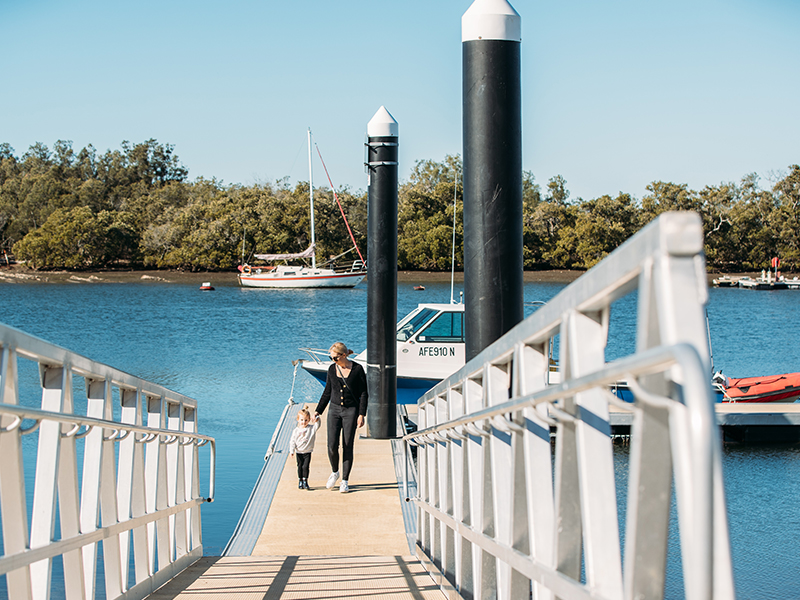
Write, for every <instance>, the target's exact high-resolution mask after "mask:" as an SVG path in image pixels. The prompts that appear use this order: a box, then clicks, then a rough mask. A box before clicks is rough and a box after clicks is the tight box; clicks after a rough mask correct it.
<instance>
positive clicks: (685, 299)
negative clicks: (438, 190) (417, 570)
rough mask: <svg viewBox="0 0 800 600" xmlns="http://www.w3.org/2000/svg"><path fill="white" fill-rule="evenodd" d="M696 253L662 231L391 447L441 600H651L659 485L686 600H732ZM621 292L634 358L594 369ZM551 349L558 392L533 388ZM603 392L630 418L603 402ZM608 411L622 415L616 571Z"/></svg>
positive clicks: (695, 244)
mask: <svg viewBox="0 0 800 600" xmlns="http://www.w3.org/2000/svg"><path fill="white" fill-rule="evenodd" d="M702 241H703V239H702V226H701V222H700V219H699V217H698V216H697V215H695V214H693V213H666V214H663V215H661V216H660V217H659V218H658V219H656V220H655V221H654V222H653V223H651V224H650V225H648V226H647V227H645V228H644V229H643V230H642V231H641V232H640V233H638V234H637V235H636V236H634V237H633V238H631V239H630V240H629V241H627V242H626V243H625V244H623V246H621V247H620V248H619V249H618V250H617V251H615V252H614V253H612V254H611V255H610V256H608V257H607V258H606V259H605V260H603V261H602V262H601V263H600V264H598V265H597V266H596V267H595V268H593V269H591V270H590V271H589V272H587V273H586V274H585V275H584V276H582V277H581V278H580V279H578V280H577V281H575V282H574V283H572V284H571V285H569V286H568V287H567V288H565V289H564V290H563V291H562V292H561V293H560V294H558V295H557V296H556V297H555V298H554V299H553V300H551V301H550V302H548V303H547V305H546V306H543V307H542V308H540V309H539V310H537V312H535V313H534V314H533V315H531V316H530V317H529V318H528V319H526V320H525V321H523V322H522V323H520V324H519V325H518V326H517V327H515V328H514V329H513V330H511V331H510V332H508V333H507V334H506V335H505V336H503V337H502V338H501V339H499V340H497V341H496V342H495V343H493V344H492V345H490V346H489V347H488V348H486V349H485V350H484V351H483V352H481V353H480V354H479V355H478V356H477V357H475V358H474V359H473V360H471V361H470V362H468V363H467V364H466V365H465V366H464V368H462V369H461V370H460V371H458V372H456V373H455V374H453V375H452V376H450V377H449V378H448V379H446V380H445V381H443V382H441V383H440V384H439V385H437V386H436V387H435V388H433V389H432V390H431V391H429V392H428V393H427V394H426V395H425V396H423V397H422V398H421V399H420V401H419V416H418V419H419V429H418V431H416V432H414V433H411V434H409V435H407V436H405V440H406V442H407V445H406V448H407V453H408V450H409V449H410V448H409V446H410V445H415V446H417V469H418V470H417V475H418V479H417V486H418V491H417V497H416V498H415V499H414V500H415V501H416V503H417V506H418V519H417V524H418V525H417V526H418V532H417V551H418V554H419V555H420V558H422V559H423V562H425V563H426V564H428V565H429V566H431V565H432V567H431V570H432V572H434V574H438V576H440V577H442V579H440V581H441V582H442V583H443V585H445V586H448V587H451V588H452V589H453V590H455V592H457V593H459V594H460V595H461V596H463V597H466V598H475V599H476V600H482V599H485V598H489V597H492V598H494V597H497V598H528V597H529V596H530V597H533V598H554V597H556V598H564V599H586V598H593V599H599V598H605V599H619V600H623V599H624V600H633V599H638V598H647V599H651V598H652V599H658V598H663V597H664V591H665V579H666V565H667V548H668V537H669V529H670V507H671V502H672V495H673V490H672V483H673V481H674V501H675V505H676V507H677V517H678V520H677V527H678V530H679V536H680V552H681V561H680V563H681V568H682V579H683V586H684V593H685V597H686V598H687V599H689V600H697V599H711V598H715V599H716V598H732V597H733V596H734V588H733V575H732V568H731V557H730V542H729V538H728V525H727V512H726V508H725V498H724V489H723V480H722V468H721V455H720V452H721V442H720V440H719V433H718V431H717V428H716V424H715V419H714V405H713V397H712V394H711V388H710V379H709V378H710V360H709V351H708V341H707V338H706V331H705V324H704V305H705V303H706V301H707V293H708V292H707V286H706V279H705V277H706V275H705V262H704V259H703V254H702ZM633 291H638V298H637V319H636V352H635V353H634V354H632V355H631V356H628V357H625V358H623V359H620V360H617V361H614V362H610V363H609V362H606V360H605V346H606V341H607V336H608V327H609V319H610V311H611V305H612V303H613V302H615V301H616V300H618V299H619V298H621V297H623V296H625V295H627V294H629V293H631V292H633ZM556 336H557V337H558V343H559V370H560V372H561V377H562V380H561V383H560V384H558V385H548V379H547V377H548V365H549V358H548V357H549V354H550V347H551V344H553V340H554V338H555V337H556ZM619 380H627V382H628V385H629V386H630V387H631V389H632V390H633V392H634V394H635V402H634V403H633V404H627V403H625V402H622V401H621V400H619V399H618V398H617V397H616V396H615V395H614V394H613V393H612V392H611V391H610V389H609V386H611V385H612V384H614V383H615V382H617V381H619ZM612 411H630V412H632V413H633V415H634V418H633V425H632V427H631V442H630V454H629V461H628V474H627V483H628V485H627V508H626V510H625V513H624V514H625V529H624V536H625V539H624V550H625V552H624V556H625V561H624V565H623V562H622V540H621V533H620V524H619V519H618V502H617V487H616V486H617V483H616V481H615V463H614V455H613V452H614V450H613V446H612V444H613V440H612V438H611V428H610V424H609V415H610V413H611V412H612ZM551 431H554V432H555V433H554V435H552V437H551ZM551 441H554V444H555V451H554V455H553V450H552V445H551Z"/></svg>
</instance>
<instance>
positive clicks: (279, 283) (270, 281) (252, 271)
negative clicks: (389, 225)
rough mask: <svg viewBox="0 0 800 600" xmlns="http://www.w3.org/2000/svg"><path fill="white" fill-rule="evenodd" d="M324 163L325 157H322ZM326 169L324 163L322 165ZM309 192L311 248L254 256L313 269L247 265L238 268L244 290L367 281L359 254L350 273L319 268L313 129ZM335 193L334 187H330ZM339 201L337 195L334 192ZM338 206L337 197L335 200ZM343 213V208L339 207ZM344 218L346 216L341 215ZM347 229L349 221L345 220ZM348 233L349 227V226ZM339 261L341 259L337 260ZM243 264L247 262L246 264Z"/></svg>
mask: <svg viewBox="0 0 800 600" xmlns="http://www.w3.org/2000/svg"><path fill="white" fill-rule="evenodd" d="M320 159H322V155H320ZM323 166H324V163H323ZM308 188H309V199H310V203H311V245H310V246H309V247H308V248H306V249H305V250H304V251H302V252H298V253H295V254H255V255H254V257H255V258H257V259H259V260H262V261H265V262H273V263H274V262H277V261H281V262H288V261H300V260H306V259H309V258H310V259H311V266H308V265H295V266H292V265H287V264H280V265H268V266H251V265H248V264H241V265H239V273H238V278H239V283H240V284H241V285H242V286H243V287H257V288H282V289H286V288H349V287H354V286H356V285H358V284H359V283H361V281H363V279H364V277H366V274H367V271H366V265H365V264H364V260H363V258H362V257H361V253H360V252H359V253H358V254H359V259H356V260H354V261H353V262H352V264H351V265H350V268H349V269H344V270H336V269H331V268H323V267H318V266H317V256H316V240H315V237H314V181H313V168H312V159H311V129H310V128H309V130H308ZM331 188H332V189H333V185H332V184H331ZM333 194H334V197H336V192H335V191H334V192H333ZM336 201H337V202H338V201H339V200H338V197H336ZM339 207H340V209H341V204H340V205H339ZM342 217H344V212H342ZM345 224H346V225H347V218H346V217H345ZM347 229H348V231H350V226H349V225H347ZM350 238H351V239H352V240H353V246H354V247H355V250H356V251H357V252H358V246H356V243H355V239H354V238H353V234H352V232H350ZM337 258H338V257H337ZM243 263H244V261H243Z"/></svg>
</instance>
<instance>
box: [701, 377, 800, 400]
mask: <svg viewBox="0 0 800 600" xmlns="http://www.w3.org/2000/svg"><path fill="white" fill-rule="evenodd" d="M712 382H713V384H714V389H715V390H716V391H717V392H718V393H721V394H722V401H723V402H794V401H795V400H797V399H798V398H800V373H785V374H783V375H765V376H762V377H742V378H741V379H735V378H733V377H726V376H725V375H723V374H722V373H721V372H717V373H716V374H715V375H714V377H713V379H712Z"/></svg>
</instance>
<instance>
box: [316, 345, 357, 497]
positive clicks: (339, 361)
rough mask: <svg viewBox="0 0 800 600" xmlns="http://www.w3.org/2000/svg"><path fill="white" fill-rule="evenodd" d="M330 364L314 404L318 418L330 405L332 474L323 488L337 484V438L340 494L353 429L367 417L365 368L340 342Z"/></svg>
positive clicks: (348, 466) (346, 473)
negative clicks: (315, 404) (340, 481)
mask: <svg viewBox="0 0 800 600" xmlns="http://www.w3.org/2000/svg"><path fill="white" fill-rule="evenodd" d="M329 352H330V356H331V360H332V361H333V364H332V365H331V366H330V368H329V369H328V379H327V381H326V382H325V390H324V391H323V392H322V396H321V397H320V399H319V403H318V404H317V408H316V411H315V412H316V413H317V415H321V414H322V413H323V412H324V411H325V408H326V407H327V406H328V404H330V410H329V411H328V460H329V461H330V463H331V475H330V477H328V483H326V484H325V487H327V488H328V489H330V488H332V487H333V486H334V485H336V482H337V481H338V480H339V438H340V437H341V445H342V471H341V476H342V483H341V484H339V491H340V492H348V491H350V487H349V485H348V480H349V478H350V470H351V469H352V468H353V445H354V443H355V439H356V429H358V428H359V427H362V426H363V425H364V417H365V416H366V414H367V375H366V373H364V368H363V367H362V366H361V365H359V364H358V363H356V362H353V361H352V360H350V359H349V358H347V357H348V356H350V355H351V354H352V353H353V351H352V350H348V349H347V346H345V345H344V344H343V343H342V342H336V343H335V344H334V345H333V346H331V348H330V350H329Z"/></svg>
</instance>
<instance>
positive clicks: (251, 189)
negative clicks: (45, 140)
mask: <svg viewBox="0 0 800 600" xmlns="http://www.w3.org/2000/svg"><path fill="white" fill-rule="evenodd" d="M461 171H462V163H461V158H460V157H459V156H457V155H456V156H446V157H445V158H444V160H443V161H442V162H436V161H433V160H420V161H417V163H416V164H415V165H414V168H413V169H412V172H411V175H410V177H409V179H408V181H405V182H402V183H401V185H400V187H399V190H398V267H399V268H400V269H417V270H432V271H445V270H449V269H450V267H451V261H452V258H451V252H452V243H453V222H454V218H455V243H456V257H455V261H456V268H458V269H461V268H463V254H462V246H463V244H462V240H463V234H464V231H463V224H462V223H463V209H462V202H463V198H462V194H463V189H462V187H461ZM187 176H188V171H187V169H186V168H185V167H183V166H182V165H181V163H180V161H179V160H178V157H177V156H176V155H175V153H174V149H173V147H172V146H170V145H168V144H167V145H164V144H159V143H158V142H157V141H156V140H152V139H151V140H147V141H145V142H142V143H138V144H131V143H129V142H123V143H122V144H121V148H120V149H119V150H113V151H111V150H109V151H106V152H105V153H104V154H102V155H100V154H98V153H97V151H96V150H95V149H94V148H93V147H92V146H91V145H90V146H87V147H86V148H83V149H81V150H79V151H75V150H74V149H73V148H72V143H71V142H69V141H62V140H59V141H57V142H56V143H55V144H54V146H53V148H52V150H51V149H49V148H48V147H47V146H45V145H44V144H42V143H36V144H34V145H32V146H31V147H30V148H29V149H28V151H27V152H26V153H25V154H23V155H22V156H21V157H18V156H16V155H15V151H14V149H13V148H12V147H11V146H9V145H8V144H5V143H0V248H1V249H3V250H6V251H10V250H13V253H14V254H15V256H16V258H17V259H18V260H24V261H27V263H28V264H29V265H30V266H32V267H34V268H73V269H83V268H98V267H107V266H113V265H133V266H146V267H157V268H174V269H193V270H216V269H232V268H235V266H236V265H237V264H239V262H240V261H241V260H242V258H243V257H242V254H243V253H244V259H245V261H251V260H252V255H253V254H255V253H288V252H300V251H302V250H305V249H306V248H307V247H308V245H309V243H310V214H309V187H308V183H307V182H300V183H298V184H296V185H295V186H294V187H290V186H289V184H288V183H287V181H286V180H279V181H276V182H275V183H267V184H257V185H253V186H241V185H232V186H225V185H222V184H221V183H219V182H218V181H216V180H214V179H212V180H205V179H202V178H200V179H197V180H195V181H193V182H189V181H187ZM647 192H648V193H647V194H646V195H645V196H644V197H643V198H642V199H641V201H637V200H636V199H635V198H633V197H632V196H630V195H629V194H625V193H622V192H620V193H619V194H617V196H616V197H613V196H610V195H603V196H600V197H599V198H594V199H589V200H583V199H581V198H577V199H575V200H572V199H570V192H569V190H568V188H567V182H566V180H565V179H564V178H563V177H562V176H560V175H557V176H555V177H553V178H551V179H550V180H549V181H548V182H547V185H546V186H544V189H542V188H540V186H539V184H538V183H537V182H536V180H535V178H534V176H533V174H532V173H529V172H525V173H523V182H522V198H523V223H522V231H523V264H524V266H525V268H527V269H549V268H563V269H574V268H579V269H587V268H590V267H592V266H593V265H595V264H597V263H598V262H599V261H601V260H602V259H603V258H604V257H605V256H607V255H608V254H609V253H610V252H612V251H613V250H614V249H615V248H617V247H618V246H619V245H620V244H622V243H623V242H624V241H625V240H626V239H628V238H629V237H630V236H631V235H633V234H634V233H635V232H636V231H637V230H638V229H639V228H641V227H643V226H645V225H646V224H647V223H649V222H650V221H651V220H652V219H654V218H655V217H656V216H658V215H659V214H661V213H663V212H665V211H670V210H692V211H696V212H697V213H699V214H700V216H701V218H702V221H703V229H704V232H705V252H706V261H707V263H708V265H709V266H712V267H716V268H718V269H723V270H736V269H752V270H760V269H762V268H765V267H766V266H768V264H769V261H770V258H771V257H773V256H779V257H780V258H781V261H782V265H783V267H784V269H787V270H796V269H798V267H800V235H799V234H800V166H798V165H792V166H790V167H789V173H788V174H787V175H786V176H785V177H783V178H782V179H780V180H779V181H778V182H777V183H775V185H774V186H773V187H772V189H771V190H764V189H761V188H760V187H759V182H758V178H757V177H756V175H754V174H752V175H747V176H745V177H743V178H742V180H741V181H740V182H739V183H722V184H720V185H718V186H706V187H705V188H703V189H702V190H700V191H699V192H697V191H693V190H691V189H689V188H688V186H687V185H686V184H676V183H670V182H663V181H654V182H653V183H651V184H650V185H649V186H648V187H647ZM338 198H339V203H341V206H342V209H343V210H344V212H345V214H346V215H347V218H348V221H349V223H350V226H351V228H352V231H353V235H354V237H355V239H356V243H357V244H358V247H359V248H361V250H362V253H364V254H365V250H366V247H367V195H366V193H364V192H357V193H353V192H351V191H350V190H349V189H346V188H345V189H343V190H340V191H339V192H338ZM454 198H455V200H456V204H455V207H454V204H453V201H454ZM314 210H315V224H316V231H315V234H316V242H317V259H318V261H320V262H321V261H323V260H324V259H327V258H334V257H338V256H340V255H342V254H343V253H346V252H348V251H349V250H351V249H352V242H351V240H350V237H349V235H348V232H347V230H346V228H345V227H344V224H343V222H342V218H341V213H340V208H339V204H338V203H337V202H336V199H335V197H334V194H333V192H332V191H331V190H330V189H327V188H324V187H320V188H316V189H315V190H314ZM454 211H455V214H454ZM355 258H357V256H356V254H354V253H350V254H347V255H346V256H344V257H342V258H339V261H340V262H341V263H342V264H344V263H349V261H350V260H353V259H355ZM364 258H366V255H365V256H364Z"/></svg>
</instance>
